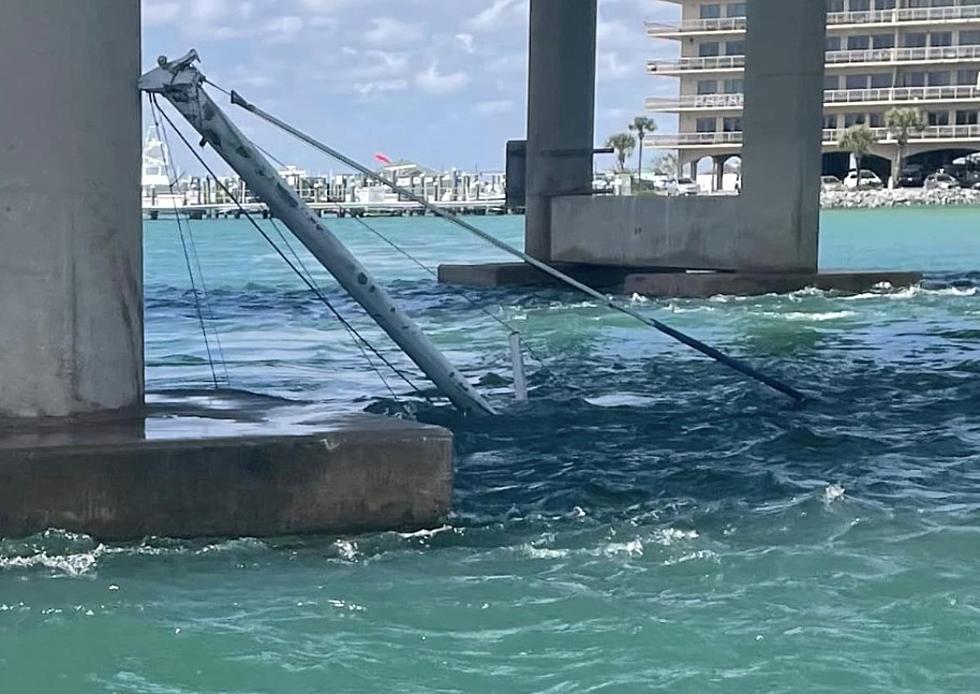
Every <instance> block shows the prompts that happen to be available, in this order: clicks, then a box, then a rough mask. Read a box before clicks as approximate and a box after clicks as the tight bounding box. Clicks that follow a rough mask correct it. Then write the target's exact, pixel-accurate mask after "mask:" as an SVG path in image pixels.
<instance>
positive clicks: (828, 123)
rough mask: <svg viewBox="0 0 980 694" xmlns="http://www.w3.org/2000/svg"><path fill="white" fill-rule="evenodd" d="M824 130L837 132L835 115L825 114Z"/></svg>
mask: <svg viewBox="0 0 980 694" xmlns="http://www.w3.org/2000/svg"><path fill="white" fill-rule="evenodd" d="M823 129H824V130H837V116H836V115H833V114H829V115H828V114H826V113H825V114H824V116H823Z"/></svg>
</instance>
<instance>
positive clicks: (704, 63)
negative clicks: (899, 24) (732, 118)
mask: <svg viewBox="0 0 980 694" xmlns="http://www.w3.org/2000/svg"><path fill="white" fill-rule="evenodd" d="M825 55H826V62H827V65H828V66H840V65H851V66H857V65H863V64H872V63H875V64H881V63H888V64H900V63H933V62H941V61H950V62H969V61H974V62H980V46H935V47H932V48H875V49H871V50H860V51H827V53H826V54H825ZM744 67H745V56H744V55H718V56H707V57H690V58H677V59H674V60H650V61H648V62H647V72H649V73H650V74H656V73H667V74H670V73H683V72H698V71H703V72H714V71H719V70H740V69H743V68H744Z"/></svg>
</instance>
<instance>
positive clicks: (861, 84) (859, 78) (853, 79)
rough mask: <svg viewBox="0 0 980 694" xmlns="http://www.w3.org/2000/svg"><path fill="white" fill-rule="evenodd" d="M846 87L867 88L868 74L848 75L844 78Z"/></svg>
mask: <svg viewBox="0 0 980 694" xmlns="http://www.w3.org/2000/svg"><path fill="white" fill-rule="evenodd" d="M844 87H845V88H846V89H867V88H868V75H848V76H847V77H845V78H844Z"/></svg>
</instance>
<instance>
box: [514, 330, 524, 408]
mask: <svg viewBox="0 0 980 694" xmlns="http://www.w3.org/2000/svg"><path fill="white" fill-rule="evenodd" d="M510 360H511V362H513V364H514V397H515V398H516V399H517V402H527V379H526V378H525V377H524V352H523V350H521V334H520V333H519V332H517V331H516V330H515V331H514V332H512V333H511V334H510Z"/></svg>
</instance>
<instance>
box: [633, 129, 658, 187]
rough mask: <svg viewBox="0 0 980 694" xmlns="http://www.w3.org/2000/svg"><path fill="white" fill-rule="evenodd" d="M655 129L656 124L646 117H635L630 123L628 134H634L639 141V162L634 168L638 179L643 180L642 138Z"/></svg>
mask: <svg viewBox="0 0 980 694" xmlns="http://www.w3.org/2000/svg"><path fill="white" fill-rule="evenodd" d="M656 129H657V122H656V121H655V120H653V119H652V118H647V117H646V116H637V117H636V118H634V119H633V122H632V123H630V132H631V133H636V136H637V138H638V139H639V141H640V157H639V162H638V164H637V166H636V172H637V173H638V174H639V176H640V178H643V138H645V137H646V136H647V135H649V134H650V133H652V132H655V131H656Z"/></svg>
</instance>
